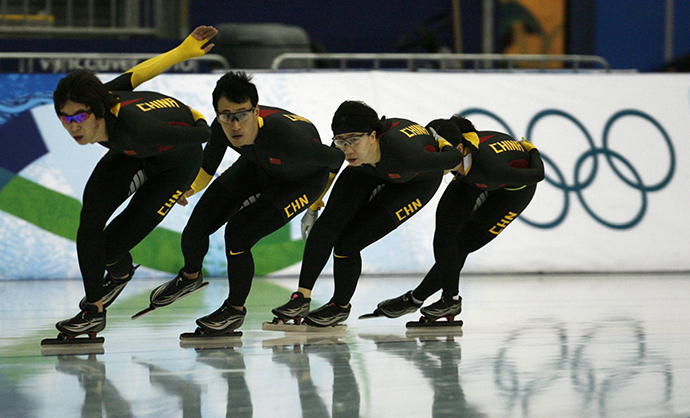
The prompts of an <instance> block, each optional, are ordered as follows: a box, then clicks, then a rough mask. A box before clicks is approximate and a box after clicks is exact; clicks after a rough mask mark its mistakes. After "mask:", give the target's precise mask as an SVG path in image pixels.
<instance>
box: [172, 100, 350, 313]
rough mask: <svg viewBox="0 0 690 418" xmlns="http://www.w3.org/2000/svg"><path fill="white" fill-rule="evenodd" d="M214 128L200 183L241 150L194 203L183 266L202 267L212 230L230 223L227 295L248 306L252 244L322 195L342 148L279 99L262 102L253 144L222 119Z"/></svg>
mask: <svg viewBox="0 0 690 418" xmlns="http://www.w3.org/2000/svg"><path fill="white" fill-rule="evenodd" d="M211 128H212V134H211V139H210V141H209V143H208V145H207V146H206V148H205V149H204V159H203V163H202V170H201V172H200V174H199V176H198V177H197V180H196V181H195V182H194V185H193V186H192V188H193V189H194V191H199V190H201V189H203V188H204V187H205V186H206V184H208V183H209V181H210V180H211V178H212V176H213V174H214V173H215V172H216V170H217V169H218V166H219V164H220V162H221V160H222V159H223V156H224V155H225V151H226V150H227V149H228V148H232V149H233V150H235V151H236V152H238V153H239V154H240V157H239V158H238V159H237V161H235V162H234V163H233V164H232V166H230V168H228V169H227V170H226V171H225V172H223V174H221V175H220V176H219V177H218V178H217V179H215V180H214V181H213V182H212V183H211V185H210V186H209V187H208V189H207V190H206V191H205V192H204V194H203V196H202V197H201V199H199V202H198V203H197V205H196V206H195V208H194V211H193V212H192V215H191V217H190V219H189V222H188V223H187V226H186V227H185V229H184V232H183V234H182V252H183V254H184V258H185V265H184V268H183V271H185V272H187V273H195V272H198V271H200V270H201V268H202V262H203V259H204V256H205V255H206V253H207V251H208V246H209V236H210V235H211V234H212V233H214V232H215V231H216V230H218V229H219V228H220V227H221V226H223V224H226V223H227V225H226V227H225V250H226V255H227V260H228V280H229V283H230V297H229V299H228V302H229V303H230V304H231V305H234V306H244V302H245V300H246V298H247V295H248V294H249V290H250V287H251V282H252V278H253V277H254V259H253V257H252V253H251V248H252V247H253V246H254V244H256V243H257V242H258V241H259V240H260V239H261V238H263V237H265V236H267V235H269V234H270V233H272V232H274V231H276V230H277V229H279V228H280V227H282V226H283V225H285V224H286V223H287V222H288V221H290V220H291V219H293V218H294V217H295V216H296V215H297V214H299V213H301V212H303V211H304V210H306V209H307V208H308V207H309V206H311V205H312V204H314V203H315V202H317V201H318V199H319V198H320V197H321V195H322V193H323V192H324V191H325V189H326V187H327V184H328V181H329V178H331V177H334V176H335V174H336V173H337V172H338V171H339V170H340V167H341V166H342V163H343V159H344V154H343V152H342V151H340V150H338V149H337V148H333V147H328V146H326V145H324V144H322V143H321V139H320V137H319V133H318V131H317V130H316V128H315V127H314V125H312V123H311V122H309V121H308V120H307V119H305V118H303V117H300V116H297V115H294V114H292V113H290V112H288V111H286V110H283V109H278V108H274V107H268V106H260V107H259V132H258V136H257V137H256V140H255V141H254V143H253V144H251V145H244V146H242V147H239V148H238V147H235V146H233V145H232V144H231V143H230V141H229V140H228V139H227V137H226V135H225V133H224V132H223V129H222V127H221V126H220V122H218V120H217V119H216V120H215V121H214V122H213V124H212V126H211Z"/></svg>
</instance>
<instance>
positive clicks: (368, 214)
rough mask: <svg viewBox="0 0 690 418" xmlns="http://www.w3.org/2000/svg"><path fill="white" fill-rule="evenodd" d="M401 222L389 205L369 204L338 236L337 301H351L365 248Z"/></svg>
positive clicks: (335, 264)
mask: <svg viewBox="0 0 690 418" xmlns="http://www.w3.org/2000/svg"><path fill="white" fill-rule="evenodd" d="M372 203H373V202H372ZM398 225H399V223H398V222H395V221H394V220H393V218H391V216H390V215H389V213H388V211H387V209H386V208H385V207H383V206H380V205H377V204H370V205H368V206H367V207H366V208H365V210H363V211H361V212H360V214H358V216H356V217H355V218H354V219H353V220H352V221H351V222H350V223H349V224H348V226H347V227H346V231H347V232H346V233H344V234H343V236H342V237H341V238H340V239H339V240H338V242H337V243H336V245H335V248H334V251H333V276H334V280H335V284H334V285H335V292H334V295H333V302H335V303H336V304H338V305H339V306H347V305H348V304H349V303H350V300H351V299H352V296H353V295H354V293H355V289H356V287H357V282H358V281H359V276H360V275H361V273H362V257H361V251H362V250H363V249H364V248H366V247H367V246H369V245H370V244H372V243H374V242H376V241H378V240H379V239H381V238H383V237H384V236H386V235H388V233H390V232H391V231H393V230H394V229H395V228H397V227H398Z"/></svg>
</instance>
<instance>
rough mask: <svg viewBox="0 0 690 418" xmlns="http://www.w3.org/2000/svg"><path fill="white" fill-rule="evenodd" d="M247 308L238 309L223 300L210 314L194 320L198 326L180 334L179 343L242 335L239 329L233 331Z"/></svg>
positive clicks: (234, 337)
mask: <svg viewBox="0 0 690 418" xmlns="http://www.w3.org/2000/svg"><path fill="white" fill-rule="evenodd" d="M246 315H247V310H246V309H244V308H243V310H241V311H240V310H238V309H235V308H233V307H232V306H230V305H229V304H228V302H227V301H225V302H223V305H221V307H220V308H218V309H217V310H216V311H215V312H213V313H212V314H210V315H207V316H205V317H203V318H199V319H197V320H196V324H197V325H198V328H197V329H196V330H195V331H194V332H185V333H183V334H180V345H182V342H185V343H189V344H190V345H191V344H193V343H203V342H208V341H209V340H215V341H216V342H218V341H220V340H231V339H235V340H236V339H237V338H238V337H241V336H242V332H241V331H235V330H236V329H237V328H239V327H240V326H242V324H243V323H244V317H245V316H246Z"/></svg>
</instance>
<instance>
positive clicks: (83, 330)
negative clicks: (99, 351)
mask: <svg viewBox="0 0 690 418" xmlns="http://www.w3.org/2000/svg"><path fill="white" fill-rule="evenodd" d="M55 328H57V329H58V331H60V332H61V333H62V336H64V337H65V338H66V339H70V338H74V337H76V336H78V335H82V334H87V335H88V336H89V337H90V338H95V336H96V334H97V333H99V332H101V331H103V330H104V329H105V309H104V310H103V312H98V307H97V306H96V305H91V304H87V305H86V309H85V310H84V311H82V312H80V313H79V314H78V315H77V316H75V317H74V318H70V319H65V320H63V321H60V322H58V323H57V324H55ZM59 338H60V337H59V336H58V339H59Z"/></svg>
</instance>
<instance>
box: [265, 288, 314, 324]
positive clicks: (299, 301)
mask: <svg viewBox="0 0 690 418" xmlns="http://www.w3.org/2000/svg"><path fill="white" fill-rule="evenodd" d="M310 304H311V298H305V297H304V295H303V294H302V293H301V292H295V293H293V294H292V296H291V297H290V300H289V301H288V303H286V304H285V305H282V306H278V307H277V308H275V309H273V310H272V311H271V312H273V315H275V316H276V319H278V320H281V321H283V322H287V321H289V320H291V319H292V320H293V321H294V322H295V324H296V325H299V324H300V322H302V318H304V317H305V316H307V314H308V313H309V305H310ZM274 322H275V320H274Z"/></svg>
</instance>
